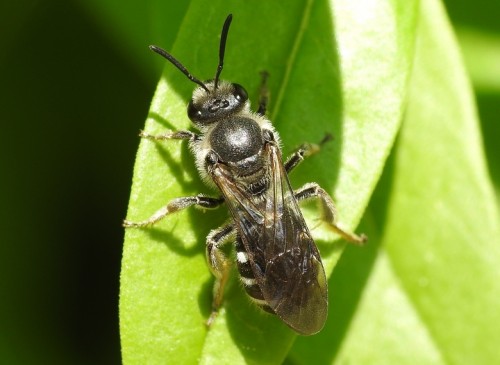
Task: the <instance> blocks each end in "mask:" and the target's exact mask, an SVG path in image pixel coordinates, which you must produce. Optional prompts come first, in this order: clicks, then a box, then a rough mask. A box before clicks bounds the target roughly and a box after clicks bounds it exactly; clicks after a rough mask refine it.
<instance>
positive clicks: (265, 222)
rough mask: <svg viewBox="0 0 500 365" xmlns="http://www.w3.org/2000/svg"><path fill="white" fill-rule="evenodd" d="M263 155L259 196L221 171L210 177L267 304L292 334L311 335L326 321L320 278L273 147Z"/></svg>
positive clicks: (324, 292)
mask: <svg viewBox="0 0 500 365" xmlns="http://www.w3.org/2000/svg"><path fill="white" fill-rule="evenodd" d="M264 153H265V158H267V159H268V164H269V171H270V172H269V174H270V184H269V188H268V189H267V190H266V191H265V193H264V194H263V196H258V197H255V196H252V195H251V194H249V193H248V192H247V191H246V190H245V189H244V187H242V186H240V185H238V184H237V183H236V182H235V180H234V178H233V177H232V175H231V174H230V171H229V170H228V169H226V168H224V167H220V168H219V169H217V170H218V171H217V172H215V173H214V176H213V177H214V180H215V182H216V184H217V185H218V186H219V188H220V189H221V191H222V193H223V195H224V197H225V200H226V203H227V205H228V207H229V210H230V212H231V214H232V216H233V218H234V221H235V224H236V226H237V227H238V233H239V237H240V239H241V241H242V242H243V244H244V246H245V249H246V251H247V254H248V257H249V261H250V264H251V267H252V271H253V274H254V275H255V279H256V280H257V283H258V285H259V287H260V289H261V291H262V294H263V296H264V299H265V300H266V302H267V304H268V305H269V306H270V307H271V309H272V310H273V311H274V312H275V313H276V314H277V315H278V316H279V317H280V318H281V319H282V320H283V321H284V322H285V323H286V324H287V325H288V326H290V327H291V328H293V329H294V330H295V331H297V332H299V333H301V334H304V335H311V334H314V333H316V332H318V331H320V330H321V328H322V327H323V325H324V323H325V321H326V316H327V312H328V301H327V283H326V277H325V272H324V269H323V265H322V263H321V258H320V256H319V252H318V249H317V248H316V245H315V243H314V241H313V239H312V237H311V234H310V232H309V229H308V228H307V225H306V223H305V221H304V218H303V216H302V213H301V211H300V209H299V206H298V203H297V200H296V199H295V197H294V194H293V190H292V188H291V186H290V182H289V180H288V176H287V174H286V172H285V169H284V166H283V162H282V159H281V153H280V151H279V149H278V147H277V146H275V145H274V144H268V145H267V146H266V149H265V152H264Z"/></svg>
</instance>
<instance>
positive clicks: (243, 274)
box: [236, 244, 274, 314]
mask: <svg viewBox="0 0 500 365" xmlns="http://www.w3.org/2000/svg"><path fill="white" fill-rule="evenodd" d="M236 249H237V251H236V262H237V265H238V271H239V273H240V279H241V282H242V283H243V286H244V287H245V291H246V292H247V294H248V296H249V297H250V299H252V301H253V302H254V303H255V304H257V305H258V306H260V307H261V308H262V309H263V310H265V311H266V312H269V313H273V314H274V311H273V310H272V309H271V307H270V306H269V305H268V304H267V301H266V300H265V299H264V295H263V294H262V290H261V289H260V287H259V284H258V283H257V280H256V279H255V275H254V274H253V271H252V266H251V264H250V260H249V259H248V254H247V252H246V251H245V249H244V248H243V247H242V245H241V244H237V246H236Z"/></svg>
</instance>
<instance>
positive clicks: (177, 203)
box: [123, 194, 224, 228]
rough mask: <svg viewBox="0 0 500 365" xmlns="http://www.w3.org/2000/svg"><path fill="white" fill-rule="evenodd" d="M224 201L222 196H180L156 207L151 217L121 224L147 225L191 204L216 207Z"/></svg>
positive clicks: (131, 225)
mask: <svg viewBox="0 0 500 365" xmlns="http://www.w3.org/2000/svg"><path fill="white" fill-rule="evenodd" d="M222 203H224V198H212V197H209V196H204V195H201V194H199V195H196V196H186V197H182V198H176V199H173V200H172V201H170V202H169V203H168V204H167V205H165V206H164V207H162V208H160V209H158V210H157V211H156V212H155V213H154V214H153V215H152V216H151V217H149V218H148V219H146V220H144V221H140V222H132V221H129V220H124V221H123V226H124V227H126V228H129V227H134V228H140V227H147V226H151V225H153V224H155V223H156V222H158V221H160V220H161V219H163V218H165V216H167V215H169V214H172V213H175V212H178V211H179V210H182V209H185V208H187V207H190V206H192V205H196V206H198V207H201V208H205V209H212V208H217V207H218V206H219V205H221V204H222Z"/></svg>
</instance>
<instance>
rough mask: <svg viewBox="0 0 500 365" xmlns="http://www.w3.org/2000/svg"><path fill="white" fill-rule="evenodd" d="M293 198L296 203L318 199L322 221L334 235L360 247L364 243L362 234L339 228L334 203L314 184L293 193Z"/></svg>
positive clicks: (306, 185)
mask: <svg viewBox="0 0 500 365" xmlns="http://www.w3.org/2000/svg"><path fill="white" fill-rule="evenodd" d="M295 198H296V199H297V200H298V201H302V200H308V199H312V198H319V199H320V202H321V207H322V209H323V220H324V221H325V222H326V223H328V226H329V227H330V228H332V229H333V230H334V231H335V233H337V234H339V235H340V236H342V238H344V239H345V240H347V241H349V242H351V243H354V244H358V245H361V244H363V243H365V242H366V240H367V239H368V237H366V236H365V235H364V234H361V235H357V234H355V233H350V232H346V231H345V230H343V229H342V228H340V227H339V226H338V224H337V222H336V217H337V209H336V208H335V203H334V202H333V200H332V198H330V196H329V195H328V193H327V192H326V191H325V190H324V189H323V188H321V187H320V186H319V185H318V184H316V183H308V184H305V185H304V186H303V187H301V188H300V189H298V190H296V191H295Z"/></svg>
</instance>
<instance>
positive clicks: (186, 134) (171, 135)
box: [139, 131, 200, 142]
mask: <svg viewBox="0 0 500 365" xmlns="http://www.w3.org/2000/svg"><path fill="white" fill-rule="evenodd" d="M139 137H142V138H147V139H150V140H153V141H163V140H166V139H185V140H188V141H189V142H196V141H199V140H200V136H199V135H197V134H196V133H193V132H191V131H177V132H166V133H162V134H157V135H153V134H149V133H146V132H144V131H141V133H139Z"/></svg>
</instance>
